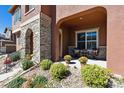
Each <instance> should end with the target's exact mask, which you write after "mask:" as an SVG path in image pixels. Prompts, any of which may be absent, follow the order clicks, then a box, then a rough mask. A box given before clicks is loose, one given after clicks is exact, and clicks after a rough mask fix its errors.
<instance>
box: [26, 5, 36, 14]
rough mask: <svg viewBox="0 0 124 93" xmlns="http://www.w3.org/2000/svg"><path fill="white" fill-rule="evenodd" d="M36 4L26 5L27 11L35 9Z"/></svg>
mask: <svg viewBox="0 0 124 93" xmlns="http://www.w3.org/2000/svg"><path fill="white" fill-rule="evenodd" d="M33 8H34V6H33V5H26V6H25V13H27V12H28V11H30V10H31V9H33Z"/></svg>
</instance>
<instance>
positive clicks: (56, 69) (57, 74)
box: [50, 63, 67, 80]
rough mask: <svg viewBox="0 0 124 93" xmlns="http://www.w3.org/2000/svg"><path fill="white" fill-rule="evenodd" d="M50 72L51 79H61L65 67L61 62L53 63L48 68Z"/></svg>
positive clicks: (63, 75)
mask: <svg viewBox="0 0 124 93" xmlns="http://www.w3.org/2000/svg"><path fill="white" fill-rule="evenodd" d="M50 73H51V75H52V77H53V79H58V80H61V79H63V78H64V77H65V76H66V74H67V67H66V66H65V65H64V64H62V63H58V64H53V65H52V66H51V68H50Z"/></svg>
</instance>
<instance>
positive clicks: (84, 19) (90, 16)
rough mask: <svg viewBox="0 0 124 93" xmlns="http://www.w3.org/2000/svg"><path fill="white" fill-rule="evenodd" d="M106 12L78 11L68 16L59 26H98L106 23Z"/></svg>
mask: <svg viewBox="0 0 124 93" xmlns="http://www.w3.org/2000/svg"><path fill="white" fill-rule="evenodd" d="M106 17H107V16H106V13H105V11H100V10H97V9H96V10H94V11H85V12H82V13H78V14H76V15H73V16H70V18H69V17H68V18H67V19H66V20H65V21H64V22H62V24H61V26H64V27H71V28H74V29H77V28H81V27H83V26H86V25H90V26H94V25H95V26H99V25H100V24H103V23H106Z"/></svg>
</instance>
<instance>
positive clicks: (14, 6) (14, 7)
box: [8, 5, 18, 14]
mask: <svg viewBox="0 0 124 93" xmlns="http://www.w3.org/2000/svg"><path fill="white" fill-rule="evenodd" d="M17 7H18V5H13V6H12V7H11V8H10V9H9V10H8V12H9V13H11V14H12V13H13V12H14V11H15V9H16V8H17Z"/></svg>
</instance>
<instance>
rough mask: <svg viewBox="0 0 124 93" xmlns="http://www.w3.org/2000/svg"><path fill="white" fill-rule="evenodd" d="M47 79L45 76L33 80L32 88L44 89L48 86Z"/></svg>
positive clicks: (38, 76)
mask: <svg viewBox="0 0 124 93" xmlns="http://www.w3.org/2000/svg"><path fill="white" fill-rule="evenodd" d="M47 81H48V80H47V78H46V77H44V76H40V75H37V76H35V77H34V78H33V81H32V87H33V88H43V87H45V85H46V84H47Z"/></svg>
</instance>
